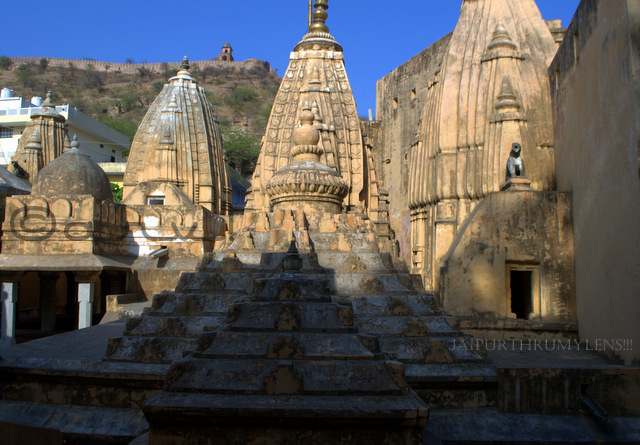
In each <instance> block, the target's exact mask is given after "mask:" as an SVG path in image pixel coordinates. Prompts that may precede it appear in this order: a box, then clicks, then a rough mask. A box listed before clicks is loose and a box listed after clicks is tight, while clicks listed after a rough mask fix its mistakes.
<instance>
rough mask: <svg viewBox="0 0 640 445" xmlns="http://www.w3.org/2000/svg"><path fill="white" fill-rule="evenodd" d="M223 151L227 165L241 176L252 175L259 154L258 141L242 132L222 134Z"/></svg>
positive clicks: (255, 137) (256, 138)
mask: <svg viewBox="0 0 640 445" xmlns="http://www.w3.org/2000/svg"><path fill="white" fill-rule="evenodd" d="M222 141H223V146H224V151H225V152H226V153H227V156H228V157H229V165H231V167H233V168H235V169H236V170H238V171H239V172H240V174H241V175H242V176H249V175H251V174H252V173H253V170H254V169H255V167H256V162H257V160H258V155H259V154H260V139H258V137H257V136H254V135H251V134H247V133H244V132H242V131H233V130H231V131H226V132H223V134H222Z"/></svg>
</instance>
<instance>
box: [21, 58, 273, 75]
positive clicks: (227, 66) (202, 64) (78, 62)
mask: <svg viewBox="0 0 640 445" xmlns="http://www.w3.org/2000/svg"><path fill="white" fill-rule="evenodd" d="M40 59H47V60H48V61H49V64H48V65H47V67H62V68H69V67H73V68H77V69H93V70H96V71H99V72H110V73H125V74H138V70H139V69H147V70H150V71H152V72H154V73H159V74H163V73H164V72H165V71H166V70H167V69H174V70H178V69H179V68H180V63H181V62H180V61H178V62H160V63H117V62H103V61H100V60H90V59H58V58H54V57H11V60H12V61H13V67H14V68H15V67H17V66H20V65H22V64H32V65H35V66H38V65H39V63H40ZM190 63H191V66H192V67H193V68H194V69H195V68H196V67H198V68H200V69H204V68H208V67H212V68H215V69H220V70H241V69H244V70H249V69H265V68H266V69H267V70H268V71H273V68H271V65H270V64H269V62H264V61H262V60H259V59H247V60H244V61H242V62H223V61H220V60H216V59H214V60H193V61H191V62H190Z"/></svg>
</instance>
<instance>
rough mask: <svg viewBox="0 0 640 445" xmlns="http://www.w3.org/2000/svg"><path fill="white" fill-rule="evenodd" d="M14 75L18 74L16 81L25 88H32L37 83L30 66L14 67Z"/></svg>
mask: <svg viewBox="0 0 640 445" xmlns="http://www.w3.org/2000/svg"><path fill="white" fill-rule="evenodd" d="M16 75H17V76H18V81H19V82H20V83H21V84H22V86H24V87H26V88H31V89H34V88H35V86H36V85H37V83H38V81H37V79H36V78H35V76H34V75H33V72H32V71H31V67H30V66H28V65H20V66H19V67H18V68H17V69H16Z"/></svg>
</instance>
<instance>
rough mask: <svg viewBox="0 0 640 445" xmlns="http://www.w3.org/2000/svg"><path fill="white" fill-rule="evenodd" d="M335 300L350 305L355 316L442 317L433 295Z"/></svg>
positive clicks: (379, 296) (371, 296)
mask: <svg viewBox="0 0 640 445" xmlns="http://www.w3.org/2000/svg"><path fill="white" fill-rule="evenodd" d="M337 300H338V301H346V302H349V303H351V304H352V306H353V313H354V314H355V315H356V316H366V315H371V316H373V315H377V316H381V317H384V316H420V315H442V311H440V310H439V309H438V305H437V303H436V301H435V297H434V296H433V295H426V294H405V295H394V296H390V295H359V296H351V297H347V298H342V299H337Z"/></svg>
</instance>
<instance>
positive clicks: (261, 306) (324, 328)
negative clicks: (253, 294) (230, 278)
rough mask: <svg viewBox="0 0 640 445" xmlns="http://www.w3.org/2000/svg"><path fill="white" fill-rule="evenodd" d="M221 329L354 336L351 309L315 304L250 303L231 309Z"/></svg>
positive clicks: (334, 305) (349, 307) (300, 302)
mask: <svg viewBox="0 0 640 445" xmlns="http://www.w3.org/2000/svg"><path fill="white" fill-rule="evenodd" d="M224 329H227V330H247V331H255V330H267V331H270V330H277V331H304V330H313V331H317V332H354V331H355V327H354V326H353V311H352V310H351V306H342V305H337V304H330V303H329V304H327V303H316V302H306V301H297V302H289V301H286V302H269V301H267V302H265V301H252V302H251V303H247V302H243V303H237V304H233V305H231V307H230V308H229V317H228V318H227V324H226V325H225V327H224Z"/></svg>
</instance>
